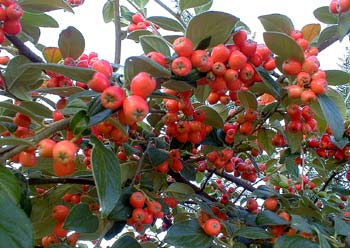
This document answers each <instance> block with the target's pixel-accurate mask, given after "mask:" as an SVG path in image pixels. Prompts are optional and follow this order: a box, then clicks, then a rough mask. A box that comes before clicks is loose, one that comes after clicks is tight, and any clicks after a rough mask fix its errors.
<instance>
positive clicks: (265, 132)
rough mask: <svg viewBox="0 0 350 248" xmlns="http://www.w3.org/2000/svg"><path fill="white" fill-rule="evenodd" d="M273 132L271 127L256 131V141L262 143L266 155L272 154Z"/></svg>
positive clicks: (273, 148)
mask: <svg viewBox="0 0 350 248" xmlns="http://www.w3.org/2000/svg"><path fill="white" fill-rule="evenodd" d="M274 135H275V132H274V131H272V130H271V129H259V131H258V141H259V144H261V145H262V147H263V149H264V150H265V151H266V153H267V154H268V155H272V154H273V153H274V151H275V147H274V145H272V142H271V140H272V138H273V136H274Z"/></svg>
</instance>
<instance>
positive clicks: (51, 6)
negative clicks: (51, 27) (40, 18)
mask: <svg viewBox="0 0 350 248" xmlns="http://www.w3.org/2000/svg"><path fill="white" fill-rule="evenodd" d="M17 2H18V4H19V5H21V7H22V8H23V9H24V10H26V11H29V12H31V11H32V12H48V11H52V10H58V9H64V10H66V11H68V12H71V13H74V11H73V9H72V7H71V6H70V5H69V4H68V3H67V2H66V1H64V0H50V1H42V0H19V1H17Z"/></svg>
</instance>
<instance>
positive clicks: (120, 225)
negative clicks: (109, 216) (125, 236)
mask: <svg viewBox="0 0 350 248" xmlns="http://www.w3.org/2000/svg"><path fill="white" fill-rule="evenodd" d="M125 225H126V221H125V220H124V221H116V222H114V224H113V226H112V228H111V229H109V231H108V232H107V233H106V235H105V236H104V237H103V238H104V239H106V240H110V239H112V238H115V236H117V235H118V234H119V233H120V232H121V231H123V229H124V227H125Z"/></svg>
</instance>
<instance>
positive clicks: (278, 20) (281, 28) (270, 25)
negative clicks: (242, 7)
mask: <svg viewBox="0 0 350 248" xmlns="http://www.w3.org/2000/svg"><path fill="white" fill-rule="evenodd" d="M258 18H259V20H260V22H261V24H262V25H263V26H264V29H265V30H266V31H273V32H281V33H285V34H287V35H290V34H291V32H292V31H293V30H294V26H293V22H292V21H291V20H290V18H289V17H288V16H285V15H281V14H271V15H263V16H259V17H258Z"/></svg>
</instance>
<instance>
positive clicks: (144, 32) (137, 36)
mask: <svg viewBox="0 0 350 248" xmlns="http://www.w3.org/2000/svg"><path fill="white" fill-rule="evenodd" d="M143 35H152V32H151V31H149V30H146V29H140V30H135V31H133V32H131V33H130V34H128V36H127V37H126V38H128V39H130V40H134V41H137V42H138V41H140V37H142V36H143Z"/></svg>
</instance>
